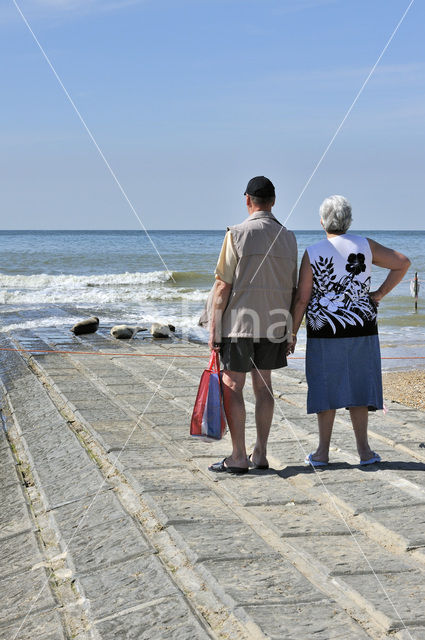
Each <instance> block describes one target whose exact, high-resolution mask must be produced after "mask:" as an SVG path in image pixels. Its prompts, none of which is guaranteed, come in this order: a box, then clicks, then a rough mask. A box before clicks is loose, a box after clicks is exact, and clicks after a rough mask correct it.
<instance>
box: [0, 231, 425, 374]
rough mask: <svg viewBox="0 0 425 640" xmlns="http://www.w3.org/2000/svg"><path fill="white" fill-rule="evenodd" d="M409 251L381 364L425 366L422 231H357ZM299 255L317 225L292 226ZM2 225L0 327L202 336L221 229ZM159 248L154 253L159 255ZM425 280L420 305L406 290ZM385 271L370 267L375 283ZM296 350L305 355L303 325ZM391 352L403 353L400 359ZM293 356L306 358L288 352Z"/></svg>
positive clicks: (391, 300) (387, 322)
mask: <svg viewBox="0 0 425 640" xmlns="http://www.w3.org/2000/svg"><path fill="white" fill-rule="evenodd" d="M353 233H358V234H361V235H366V236H367V237H370V238H373V239H374V240H375V241H377V242H379V243H381V244H383V245H385V246H388V247H391V248H394V249H396V250H398V251H401V252H402V253H405V254H406V255H408V256H409V258H410V260H411V262H412V264H411V267H410V269H409V271H408V273H407V274H406V276H405V278H404V279H403V281H402V282H401V283H400V284H399V285H398V287H397V288H396V289H395V290H393V291H392V292H391V293H390V294H389V295H388V296H387V297H386V298H384V300H383V301H382V302H381V305H380V307H379V323H380V339H381V345H382V352H383V353H382V354H383V356H384V358H391V360H386V359H385V360H383V368H384V369H388V368H412V367H421V368H423V367H425V358H424V359H423V360H422V359H417V358H416V359H413V356H425V313H424V310H425V298H424V294H425V251H424V249H425V231H367V232H363V231H357V230H353ZM295 234H296V237H297V241H298V247H299V259H301V257H302V255H303V253H304V250H305V248H306V247H307V246H308V245H310V244H312V243H314V242H317V241H319V240H321V239H322V238H323V237H324V234H323V232H322V231H319V230H318V231H295ZM149 236H150V237H148V236H147V235H146V234H145V232H144V231H142V230H140V231H139V230H136V231H3V232H0V241H1V251H0V303H1V306H0V311H1V312H2V322H1V327H0V331H8V330H16V329H33V328H39V327H49V326H52V327H58V326H59V327H68V326H71V325H72V324H73V323H74V322H75V321H78V320H79V319H81V317H82V316H83V315H87V314H88V315H91V314H94V315H97V316H98V317H99V318H100V323H101V326H104V327H110V326H112V325H113V324H138V325H141V324H142V325H143V324H144V325H146V326H149V323H150V322H152V321H159V322H166V323H171V324H173V325H175V326H176V327H177V335H179V336H180V337H182V338H183V339H188V340H200V341H206V339H207V334H206V331H205V330H203V329H201V328H200V327H199V326H198V325H197V322H198V318H199V315H200V313H201V311H202V309H203V306H204V303H205V300H206V297H207V295H208V291H209V289H210V288H211V286H212V284H213V282H214V267H215V264H216V261H217V257H218V254H219V252H220V248H221V244H222V241H223V237H224V231H149ZM158 254H159V255H158ZM415 271H417V272H418V274H419V279H420V280H421V281H422V289H421V290H420V293H419V303H418V312H417V313H415V312H414V300H413V298H412V297H411V294H410V282H411V280H412V278H413V276H414V273H415ZM385 275H386V271H385V270H383V269H379V268H377V267H374V268H373V273H372V289H374V288H377V287H378V286H379V285H380V283H381V282H382V281H383V279H384V278H385ZM299 337H300V339H299V344H298V348H297V352H296V354H295V355H298V357H300V358H302V357H303V355H304V351H305V332H304V330H303V329H301V331H300V336H299ZM396 358H409V360H397V359H396ZM292 365H293V366H297V367H299V366H302V362H301V361H293V363H292Z"/></svg>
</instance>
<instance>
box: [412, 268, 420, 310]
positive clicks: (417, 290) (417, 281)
mask: <svg viewBox="0 0 425 640" xmlns="http://www.w3.org/2000/svg"><path fill="white" fill-rule="evenodd" d="M413 286H414V293H415V313H418V293H419V280H418V272H417V271H415V280H414V285H413Z"/></svg>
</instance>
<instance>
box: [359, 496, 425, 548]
mask: <svg viewBox="0 0 425 640" xmlns="http://www.w3.org/2000/svg"><path fill="white" fill-rule="evenodd" d="M365 516H366V517H367V518H368V519H369V520H370V521H371V522H379V523H380V524H382V525H384V527H386V528H387V529H388V531H390V532H393V533H395V534H396V535H397V536H398V537H399V538H400V539H401V540H402V541H403V542H404V544H405V545H406V548H407V549H412V548H415V547H424V546H425V505H424V506H422V505H419V506H415V507H410V506H406V507H403V506H400V507H399V508H397V509H388V510H384V509H383V510H382V511H381V510H380V511H374V512H373V513H369V514H365Z"/></svg>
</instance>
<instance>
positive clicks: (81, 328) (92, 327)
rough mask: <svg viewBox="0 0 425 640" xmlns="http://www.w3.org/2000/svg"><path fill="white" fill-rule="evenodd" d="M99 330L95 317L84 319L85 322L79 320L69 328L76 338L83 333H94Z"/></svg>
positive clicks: (97, 319)
mask: <svg viewBox="0 0 425 640" xmlns="http://www.w3.org/2000/svg"><path fill="white" fill-rule="evenodd" d="M98 328H99V318H96V316H92V317H91V318H86V320H81V321H80V322H77V323H76V324H74V326H73V327H72V328H71V331H72V332H73V333H74V334H75V335H76V336H81V335H83V334H85V333H95V332H96V331H97V330H98Z"/></svg>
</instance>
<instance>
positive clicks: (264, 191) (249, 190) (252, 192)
mask: <svg viewBox="0 0 425 640" xmlns="http://www.w3.org/2000/svg"><path fill="white" fill-rule="evenodd" d="M246 195H248V196H254V197H257V198H263V199H264V200H272V199H273V198H274V197H275V196H276V193H275V190H274V185H273V182H271V181H270V180H269V179H268V178H266V177H265V176H256V177H255V178H251V180H250V181H249V182H248V184H247V187H246V189H245V193H244V196H246Z"/></svg>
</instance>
